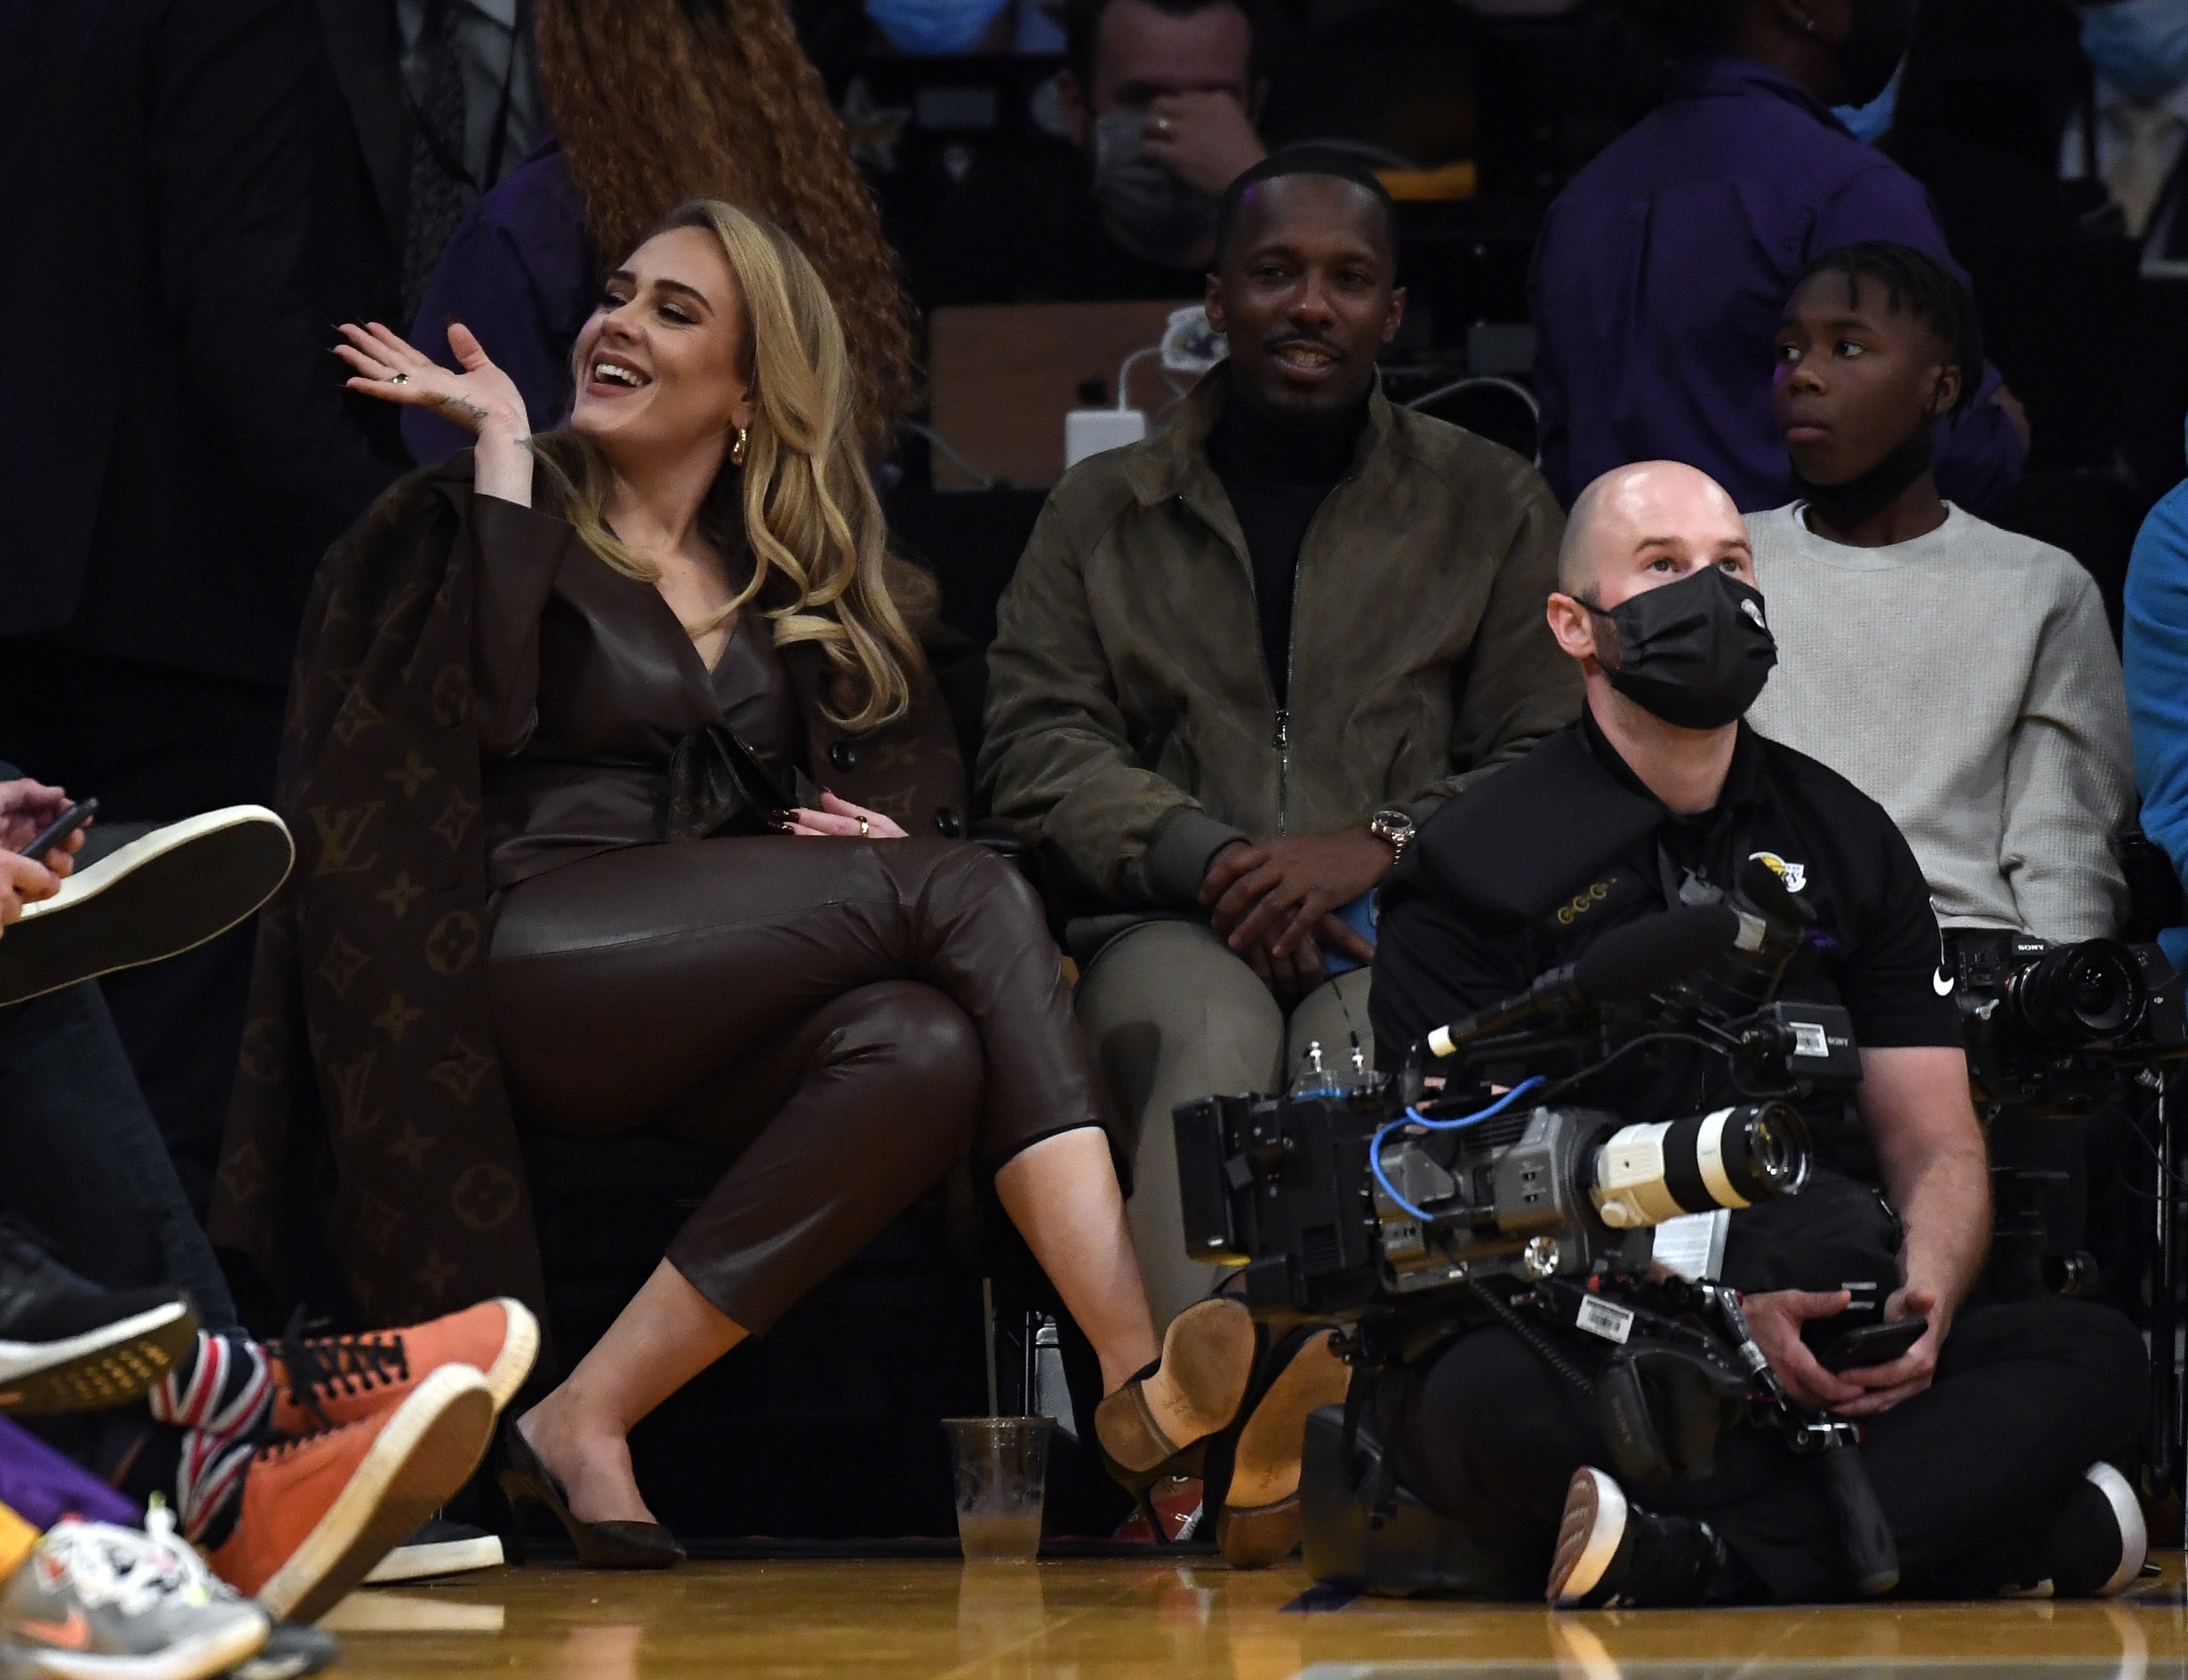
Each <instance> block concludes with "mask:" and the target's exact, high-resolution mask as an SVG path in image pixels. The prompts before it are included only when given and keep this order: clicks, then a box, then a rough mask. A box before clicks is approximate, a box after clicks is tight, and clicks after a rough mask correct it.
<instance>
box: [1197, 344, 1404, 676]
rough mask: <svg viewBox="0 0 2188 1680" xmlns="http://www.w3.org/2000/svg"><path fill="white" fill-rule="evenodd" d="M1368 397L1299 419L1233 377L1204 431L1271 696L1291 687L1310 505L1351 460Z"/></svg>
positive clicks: (1317, 501)
mask: <svg viewBox="0 0 2188 1680" xmlns="http://www.w3.org/2000/svg"><path fill="white" fill-rule="evenodd" d="M1367 424H1368V398H1367V397H1366V396H1364V395H1363V396H1362V397H1361V399H1360V400H1359V402H1358V403H1355V404H1354V405H1353V406H1352V407H1351V408H1350V409H1345V411H1344V412H1343V413H1342V414H1336V415H1333V416H1332V417H1331V418H1329V419H1328V420H1307V421H1300V420H1294V419H1293V418H1291V417H1290V416H1289V415H1286V414H1277V413H1274V412H1272V410H1270V409H1266V408H1265V407H1263V406H1262V405H1261V404H1260V403H1255V401H1253V399H1252V398H1250V397H1247V396H1245V395H1244V394H1243V393H1242V392H1240V391H1239V389H1238V386H1237V385H1236V384H1233V385H1232V386H1231V387H1230V389H1229V390H1228V391H1227V392H1226V393H1225V400H1224V403H1223V412H1222V414H1221V415H1220V416H1218V417H1217V420H1216V422H1215V430H1214V431H1211V432H1210V434H1209V436H1208V460H1209V465H1211V466H1213V467H1214V468H1215V476H1216V478H1217V479H1218V480H1219V481H1221V483H1222V486H1223V493H1224V494H1225V495H1227V496H1228V497H1229V498H1230V499H1231V510H1232V512H1233V513H1235V514H1237V515H1238V525H1239V528H1240V529H1241V530H1242V531H1243V532H1244V533H1245V536H1246V553H1247V555H1248V556H1249V558H1250V559H1251V560H1252V561H1253V562H1254V600H1255V606H1256V608H1257V609H1258V611H1259V613H1260V621H1261V652H1262V656H1263V657H1264V658H1266V660H1267V661H1268V666H1269V681H1270V682H1271V684H1272V685H1274V687H1275V689H1276V691H1277V704H1278V705H1279V706H1282V705H1284V704H1286V703H1288V691H1289V688H1290V686H1291V640H1292V594H1293V584H1294V579H1295V578H1296V577H1297V576H1298V572H1299V556H1300V543H1301V542H1302V541H1304V540H1305V537H1306V527H1307V523H1308V521H1310V520H1311V519H1312V518H1313V517H1314V512H1315V510H1316V509H1317V508H1318V507H1320V506H1321V505H1322V503H1323V501H1324V500H1325V499H1327V498H1328V495H1329V493H1330V492H1331V491H1332V490H1334V489H1335V488H1337V484H1338V481H1339V479H1341V478H1343V477H1344V476H1345V473H1346V471H1347V470H1349V469H1350V468H1351V465H1352V452H1353V449H1354V448H1355V447H1356V445H1357V444H1358V443H1359V441H1360V432H1361V429H1362V427H1363V426H1366V425H1367Z"/></svg>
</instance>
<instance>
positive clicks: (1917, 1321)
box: [1816, 1318, 1930, 1372]
mask: <svg viewBox="0 0 2188 1680" xmlns="http://www.w3.org/2000/svg"><path fill="white" fill-rule="evenodd" d="M1929 1328H1930V1321H1929V1320H1928V1319H1926V1318H1896V1319H1894V1320H1892V1322H1891V1323H1889V1324H1864V1325H1863V1326H1862V1327H1861V1328H1860V1329H1858V1330H1849V1331H1847V1333H1846V1334H1844V1335H1843V1336H1841V1337H1840V1338H1839V1339H1837V1340H1836V1341H1835V1342H1832V1343H1830V1344H1829V1345H1827V1346H1825V1348H1824V1350H1823V1351H1822V1352H1821V1353H1819V1354H1818V1355H1817V1356H1816V1363H1817V1364H1819V1365H1820V1366H1822V1367H1824V1370H1826V1371H1834V1372H1836V1371H1865V1370H1867V1369H1868V1368H1869V1367H1870V1366H1872V1365H1889V1364H1891V1363H1892V1361H1893V1360H1895V1359H1897V1358H1898V1357H1899V1356H1900V1355H1902V1354H1903V1353H1904V1352H1906V1351H1907V1350H1908V1349H1909V1348H1911V1347H1913V1346H1914V1345H1915V1343H1917V1342H1919V1341H1920V1340H1921V1339H1922V1338H1923V1335H1924V1334H1925V1333H1926V1332H1927V1331H1928V1330H1929Z"/></svg>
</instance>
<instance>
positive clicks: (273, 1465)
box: [211, 1365, 495, 1621]
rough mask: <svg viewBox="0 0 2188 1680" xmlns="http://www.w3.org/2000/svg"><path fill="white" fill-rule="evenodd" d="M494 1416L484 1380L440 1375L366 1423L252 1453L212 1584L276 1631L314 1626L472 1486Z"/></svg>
mask: <svg viewBox="0 0 2188 1680" xmlns="http://www.w3.org/2000/svg"><path fill="white" fill-rule="evenodd" d="M494 1409H495V1408H494V1402H493V1391H492V1390H490V1389H488V1387H487V1384H486V1378H484V1377H482V1376H481V1375H480V1374H479V1373H477V1371H474V1370H472V1369H471V1367H469V1366H467V1365H448V1366H443V1367H442V1368H441V1369H440V1370H438V1371H436V1372H434V1373H432V1374H431V1376H429V1377H427V1378H426V1379H425V1380H424V1381H423V1382H421V1383H419V1384H416V1385H415V1386H414V1387H413V1388H412V1389H411V1390H410V1392H409V1395H408V1396H406V1397H405V1398H404V1399H403V1401H402V1403H401V1404H400V1405H398V1406H395V1407H391V1408H390V1409H388V1410H386V1411H385V1412H381V1413H380V1414H379V1415H378V1416H376V1417H373V1418H364V1419H362V1420H360V1421H358V1422H357V1423H345V1424H343V1425H342V1426H341V1427H340V1428H339V1429H327V1430H323V1431H322V1432H321V1433H319V1434H318V1435H306V1436H304V1437H302V1439H300V1440H285V1441H277V1442H275V1443H274V1444H273V1446H268V1447H263V1448H261V1449H260V1451H259V1452H258V1453H257V1456H256V1457H253V1458H252V1460H251V1474H250V1475H249V1476H248V1477H247V1478H246V1479H245V1481H244V1484H243V1504H242V1508H241V1509H240V1511H239V1512H238V1513H237V1514H236V1521H235V1531H234V1533H233V1534H231V1535H229V1536H228V1539H227V1541H226V1542H224V1543H223V1545H222V1546H221V1547H220V1548H219V1549H218V1550H217V1551H216V1552H215V1553H213V1554H212V1558H211V1563H212V1567H213V1572H214V1573H215V1574H216V1575H217V1576H220V1578H221V1579H222V1580H223V1581H226V1582H228V1585H229V1586H231V1587H234V1588H235V1589H236V1591H238V1592H239V1593H248V1594H250V1595H251V1596H252V1597H254V1598H257V1600H258V1602H259V1603H260V1604H262V1605H264V1606H265V1608H266V1610H267V1611H268V1613H269V1614H270V1615H272V1616H273V1619H274V1620H275V1621H317V1620H319V1617H320V1616H322V1615H325V1614H326V1612H327V1611H328V1610H331V1609H332V1608H333V1607H334V1606H335V1604H336V1602H337V1601H339V1600H340V1599H341V1597H342V1595H343V1594H344V1593H347V1592H348V1591H349V1590H350V1589H351V1588H352V1587H355V1586H357V1585H358V1583H359V1582H360V1581H363V1580H364V1577H365V1576H366V1574H367V1572H368V1571H369V1570H371V1568H372V1566H373V1565H374V1564H376V1563H378V1562H379V1561H380V1560H381V1559H382V1558H383V1557H385V1556H386V1554H387V1553H389V1552H390V1551H392V1550H393V1549H394V1548H396V1547H398V1546H400V1545H401V1544H402V1543H403V1541H405V1540H406V1539H408V1538H409V1536H410V1535H411V1533H412V1532H413V1531H414V1530H415V1529H416V1528H417V1526H418V1525H419V1524H420V1523H421V1522H423V1521H424V1520H425V1519H426V1518H427V1517H429V1516H431V1514H433V1513H434V1512H435V1511H437V1510H438V1509H439V1508H441V1506H442V1505H443V1504H444V1503H446V1502H448V1499H449V1498H450V1497H453V1496H454V1493H455V1491H456V1490H457V1489H459V1488H460V1487H461V1486H463V1485H464V1484H465V1482H467V1481H469V1480H471V1472H472V1471H473V1470H475V1469H477V1468H478V1464H479V1461H480V1460H481V1459H482V1458H483V1457H485V1456H486V1449H487V1444H488V1442H489V1441H490V1440H493V1419H494Z"/></svg>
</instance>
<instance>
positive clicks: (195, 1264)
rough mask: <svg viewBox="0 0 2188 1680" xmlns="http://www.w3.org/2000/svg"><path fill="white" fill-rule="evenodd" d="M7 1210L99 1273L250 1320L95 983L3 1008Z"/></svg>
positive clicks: (2, 1140) (211, 1324) (72, 1262)
mask: <svg viewBox="0 0 2188 1680" xmlns="http://www.w3.org/2000/svg"><path fill="white" fill-rule="evenodd" d="M0 1212H4V1213H7V1214H10V1215H14V1216H15V1217H17V1218H19V1219H20V1220H22V1221H24V1222H25V1224H26V1225H28V1226H30V1227H31V1229H32V1230H33V1231H35V1232H37V1234H38V1235H39V1236H40V1237H42V1238H44V1239H45V1241H46V1242H47V1243H48V1244H49V1245H50V1247H51V1250H52V1253H53V1255H54V1259H56V1260H59V1261H60V1262H61V1264H63V1265H64V1266H67V1267H69V1268H70V1270H71V1271H76V1272H78V1273H80V1274H81V1275H82V1276H83V1277H87V1278H89V1279H90V1280H91V1281H92V1282H93V1283H99V1284H102V1285H104V1287H106V1288H113V1289H120V1288H138V1287H142V1286H145V1285H149V1284H155V1283H166V1284H172V1285H174V1286H175V1287H177V1288H182V1289H186V1290H188V1291H189V1296H190V1299H191V1300H192V1301H194V1302H195V1304H196V1305H197V1309H198V1316H199V1317H200V1319H202V1320H203V1321H204V1322H205V1326H206V1328H207V1329H209V1330H225V1329H234V1328H240V1326H239V1325H238V1323H237V1321H236V1316H235V1304H234V1301H233V1300H231V1299H229V1296H228V1283H227V1281H226V1280H225V1279H224V1278H223V1277H222V1276H221V1270H220V1265H219V1262H218V1261H217V1260H215V1259H214V1258H213V1252H212V1244H211V1243H209V1242H207V1241H206V1235H205V1232H204V1231H203V1230H202V1229H201V1228H200V1226H199V1225H198V1222H197V1220H196V1218H195V1216H194V1215H192V1214H191V1212H190V1209H189V1203H188V1202H187V1201H186V1200H185V1199H184V1198H183V1187H182V1185H181V1183H180V1181H178V1179H177V1178H176V1176H175V1169H174V1166H173V1164H172V1163H171V1162H170V1161H169V1160H168V1159H167V1149H166V1144H165V1143H163V1142H161V1137H160V1130H159V1128H158V1127H157V1126H156V1125H154V1124H153V1121H152V1114H151V1111H150V1110H149V1108H146V1107H145V1106H144V1095H143V1093H142V1092H140V1091H138V1088H137V1080H136V1077H135V1075H134V1074H132V1073H131V1072H130V1071H129V1063H128V1059H127V1057H125V1056H123V1054H122V1052H121V1040H120V1039H119V1038H118V1037H117V1036H116V1034H115V1030H114V1019H113V1017H111V1016H110V1015H109V1014H108V1013H107V1010H106V1001H105V999H104V996H102V995H101V994H100V992H99V985H98V983H97V982H95V981H91V980H85V981H82V982H80V983H78V984H76V985H73V986H67V987H64V988H63V989H61V990H59V991H57V992H48V993H47V994H46V995H44V996H43V997H36V998H32V999H31V1000H30V1001H28V1002H27V1003H18V1004H14V1005H12V1006H9V1007H8V1008H5V1009H0Z"/></svg>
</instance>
